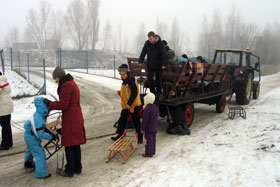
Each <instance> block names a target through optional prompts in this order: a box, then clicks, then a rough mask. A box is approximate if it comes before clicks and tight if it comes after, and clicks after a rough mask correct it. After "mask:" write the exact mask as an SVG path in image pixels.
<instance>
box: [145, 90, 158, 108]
mask: <svg viewBox="0 0 280 187" xmlns="http://www.w3.org/2000/svg"><path fill="white" fill-rule="evenodd" d="M155 98H156V97H155V95H154V94H153V93H148V94H147V95H145V97H144V109H145V108H146V106H147V105H148V104H154V102H155Z"/></svg>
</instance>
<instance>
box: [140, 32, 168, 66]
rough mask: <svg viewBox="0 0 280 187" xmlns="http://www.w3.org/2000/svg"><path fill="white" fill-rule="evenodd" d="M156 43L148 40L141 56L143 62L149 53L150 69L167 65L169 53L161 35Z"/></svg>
mask: <svg viewBox="0 0 280 187" xmlns="http://www.w3.org/2000/svg"><path fill="white" fill-rule="evenodd" d="M157 38H158V39H157V41H156V43H154V44H152V43H151V42H149V40H147V41H146V42H145V44H144V47H143V49H142V52H141V55H140V57H139V63H140V64H142V63H143V61H144V58H145V56H146V54H147V67H148V69H161V68H162V66H166V65H167V54H166V49H165V46H164V44H163V43H162V42H161V39H160V36H158V35H157Z"/></svg>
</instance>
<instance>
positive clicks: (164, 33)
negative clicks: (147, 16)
mask: <svg viewBox="0 0 280 187" xmlns="http://www.w3.org/2000/svg"><path fill="white" fill-rule="evenodd" d="M155 28H156V30H155V32H156V33H157V34H158V35H159V36H160V37H161V38H164V39H165V40H168V32H169V30H168V25H167V24H166V23H165V22H162V21H160V20H159V18H157V20H156V26H155Z"/></svg>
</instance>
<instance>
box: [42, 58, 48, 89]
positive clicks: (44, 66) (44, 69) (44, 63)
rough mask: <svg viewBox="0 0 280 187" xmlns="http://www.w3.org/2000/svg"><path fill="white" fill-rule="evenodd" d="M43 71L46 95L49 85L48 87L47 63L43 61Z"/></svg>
mask: <svg viewBox="0 0 280 187" xmlns="http://www.w3.org/2000/svg"><path fill="white" fill-rule="evenodd" d="M43 71H44V94H47V85H46V62H45V59H43Z"/></svg>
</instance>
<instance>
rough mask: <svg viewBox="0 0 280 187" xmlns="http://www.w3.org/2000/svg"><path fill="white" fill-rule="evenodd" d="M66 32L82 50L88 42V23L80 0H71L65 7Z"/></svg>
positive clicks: (84, 8)
mask: <svg viewBox="0 0 280 187" xmlns="http://www.w3.org/2000/svg"><path fill="white" fill-rule="evenodd" d="M66 25H67V32H68V34H69V35H70V38H71V39H72V40H73V41H74V44H75V46H76V47H77V48H78V49H79V50H82V49H84V48H85V47H87V44H88V38H89V34H88V30H89V23H88V18H87V13H86V7H85V5H84V4H83V2H82V1H81V0H73V1H72V2H71V3H70V4H69V5H68V8H67V14H66Z"/></svg>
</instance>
